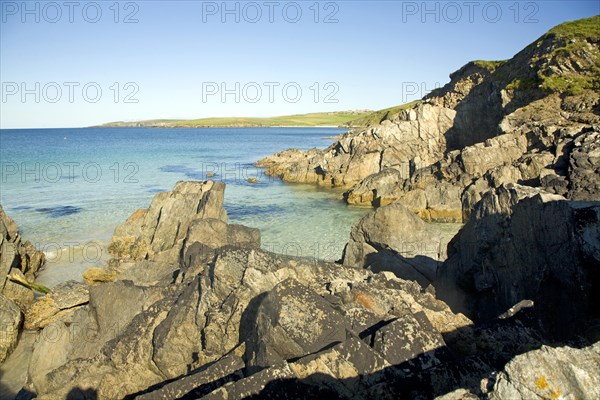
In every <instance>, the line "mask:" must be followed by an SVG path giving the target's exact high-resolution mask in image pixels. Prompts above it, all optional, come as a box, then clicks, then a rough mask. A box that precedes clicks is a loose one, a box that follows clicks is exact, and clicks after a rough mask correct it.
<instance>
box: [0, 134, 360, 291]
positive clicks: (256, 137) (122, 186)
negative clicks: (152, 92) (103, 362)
mask: <svg viewBox="0 0 600 400" xmlns="http://www.w3.org/2000/svg"><path fill="white" fill-rule="evenodd" d="M344 131H345V130H343V129H338V128H274V127H273V128H235V129H234V128H199V129H187V128H186V129H168V128H81V129H74V128H72V129H15V130H12V129H3V130H0V168H1V176H0V179H1V180H0V204H1V205H2V207H3V208H4V211H5V212H6V213H7V214H8V215H9V216H10V217H11V218H13V219H14V220H15V221H16V222H17V224H18V226H19V231H20V233H21V236H22V237H23V238H24V239H26V240H29V241H30V242H32V243H33V244H34V245H35V246H36V247H37V248H39V249H40V250H42V251H44V252H45V253H46V256H47V263H46V267H45V269H44V270H43V271H42V272H41V273H40V275H39V276H38V279H37V280H38V282H40V283H42V284H45V285H47V286H49V287H53V286H55V285H57V284H59V283H61V282H64V281H66V280H70V279H73V280H81V274H82V273H83V271H85V270H86V269H88V268H90V267H94V266H103V265H106V262H107V261H108V259H109V257H110V256H109V254H108V252H107V245H108V243H109V241H110V238H111V236H112V233H113V231H114V229H115V227H116V226H117V225H119V224H121V223H123V222H124V221H125V220H126V219H127V218H128V217H129V216H130V215H131V213H133V212H134V211H135V210H136V209H138V208H145V207H148V205H149V204H150V201H151V200H152V198H153V197H154V196H155V195H156V194H157V193H158V192H163V191H169V190H171V189H172V188H173V186H174V185H175V183H176V182H177V181H182V180H188V181H189V180H193V181H203V180H206V179H212V180H216V181H222V182H224V183H225V184H226V189H225V208H226V210H227V213H228V215H229V221H230V223H238V224H243V225H246V226H250V227H254V228H258V229H260V231H261V234H262V247H263V248H264V249H266V250H269V251H273V252H276V253H280V254H287V255H293V256H300V257H309V258H315V259H322V260H330V261H333V260H337V259H339V258H341V255H342V251H343V246H344V244H345V243H346V242H347V241H348V238H349V234H350V229H351V227H352V225H353V224H354V223H356V222H357V221H358V220H359V219H360V218H361V217H362V216H363V215H364V214H365V213H366V212H368V209H367V208H361V207H353V206H348V205H346V204H345V203H344V202H343V201H342V200H341V193H340V192H339V191H337V192H336V191H334V190H323V189H322V188H318V187H316V186H314V185H303V184H287V183H283V182H282V181H281V180H280V179H278V178H274V177H270V176H267V175H266V174H265V173H264V170H263V169H261V168H257V167H255V166H254V163H255V162H256V161H257V160H259V159H260V158H262V157H265V156H268V155H271V154H273V153H276V152H279V151H281V150H284V149H287V148H297V149H310V148H314V147H316V148H324V147H326V146H328V145H329V144H331V143H332V142H333V140H334V137H335V136H337V135H340V134H342V133H344ZM252 178H255V180H256V182H255V183H250V182H249V180H251V181H254V179H252Z"/></svg>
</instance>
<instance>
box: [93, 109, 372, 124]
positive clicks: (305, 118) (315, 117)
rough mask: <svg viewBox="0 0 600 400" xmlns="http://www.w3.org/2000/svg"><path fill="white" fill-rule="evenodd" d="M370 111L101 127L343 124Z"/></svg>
mask: <svg viewBox="0 0 600 400" xmlns="http://www.w3.org/2000/svg"><path fill="white" fill-rule="evenodd" d="M369 114H370V111H363V110H361V111H338V112H327V113H311V114H297V115H285V116H280V117H271V118H245V117H241V118H235V117H233V118H201V119H189V120H177V119H154V120H146V121H137V122H110V123H108V124H103V125H100V126H101V127H108V128H112V127H134V126H138V127H155V128H228V127H234V128H236V127H269V126H342V125H346V124H347V123H348V122H349V121H351V120H353V119H356V118H361V117H364V116H366V115H369Z"/></svg>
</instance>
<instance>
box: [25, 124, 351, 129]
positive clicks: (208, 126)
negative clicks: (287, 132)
mask: <svg viewBox="0 0 600 400" xmlns="http://www.w3.org/2000/svg"><path fill="white" fill-rule="evenodd" d="M90 128H103V129H110V128H156V129H200V128H340V129H348V128H352V127H351V126H343V125H246V126H239V125H203V126H155V125H148V126H143V125H123V126H118V125H96V126H87V127H83V128H82V129H90ZM24 129H29V128H24ZM75 129H79V128H75Z"/></svg>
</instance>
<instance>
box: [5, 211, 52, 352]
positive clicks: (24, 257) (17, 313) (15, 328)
mask: <svg viewBox="0 0 600 400" xmlns="http://www.w3.org/2000/svg"><path fill="white" fill-rule="evenodd" d="M45 261H46V257H45V255H44V253H42V252H41V251H39V250H37V249H36V248H35V247H34V246H33V245H32V244H31V243H30V242H24V241H23V240H22V239H21V235H20V234H19V231H18V227H17V224H16V223H15V221H13V220H12V219H11V218H10V217H9V216H8V215H6V214H5V213H4V210H3V209H2V206H1V205H0V320H1V323H0V363H2V362H3V361H4V360H5V359H6V357H7V356H8V355H9V354H10V352H11V351H12V350H13V349H14V348H15V346H16V344H17V340H18V337H19V332H20V331H21V327H22V324H23V312H24V311H25V310H27V308H28V307H29V306H30V304H31V303H33V299H34V294H33V290H31V289H30V288H29V287H26V286H23V284H22V283H21V282H27V281H30V282H32V281H33V280H34V279H35V276H36V274H37V272H38V270H39V269H40V268H42V267H43V265H44V262H45ZM10 277H13V279H11V278H10ZM19 281H21V282H19Z"/></svg>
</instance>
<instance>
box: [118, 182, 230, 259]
mask: <svg viewBox="0 0 600 400" xmlns="http://www.w3.org/2000/svg"><path fill="white" fill-rule="evenodd" d="M224 191H225V185H224V184H223V183H221V182H213V181H206V182H202V183H201V182H178V183H177V184H176V185H175V187H174V188H173V191H171V192H161V193H158V194H156V196H154V199H153V200H152V203H151V204H150V207H149V208H147V209H140V210H137V211H136V212H134V213H133V214H132V215H131V217H129V219H128V220H127V221H126V222H125V223H124V224H123V225H120V226H118V227H117V228H116V229H115V232H114V235H113V238H112V240H111V246H110V247H109V250H112V251H113V254H115V255H116V256H117V257H119V258H128V257H129V258H131V259H133V260H135V261H138V260H141V259H148V260H151V261H164V262H167V263H173V264H176V263H178V261H179V258H180V253H181V250H182V248H183V245H184V239H185V238H186V235H187V234H188V229H189V228H190V226H191V225H192V224H193V222H194V221H196V220H202V219H216V220H220V221H222V222H227V213H226V212H225V209H223V207H222V206H223V197H224Z"/></svg>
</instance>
